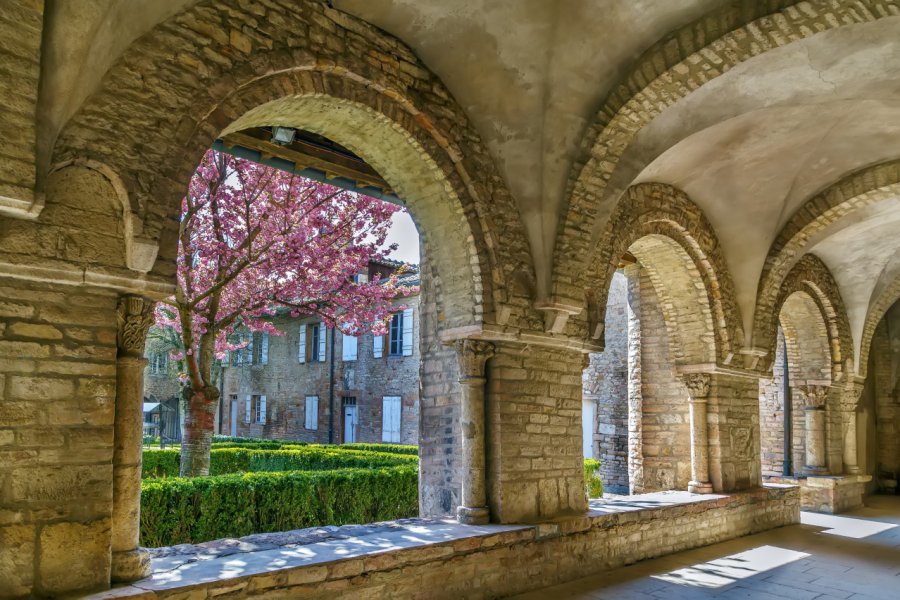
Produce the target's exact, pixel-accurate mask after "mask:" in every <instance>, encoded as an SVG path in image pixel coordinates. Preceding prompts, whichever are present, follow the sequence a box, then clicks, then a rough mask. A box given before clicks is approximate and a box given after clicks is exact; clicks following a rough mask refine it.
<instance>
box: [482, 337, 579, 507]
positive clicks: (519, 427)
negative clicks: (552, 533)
mask: <svg viewBox="0 0 900 600" xmlns="http://www.w3.org/2000/svg"><path fill="white" fill-rule="evenodd" d="M582 369H583V367H582V355H581V354H580V353H576V352H566V351H562V350H551V349H546V348H540V347H529V346H522V345H516V344H497V354H496V355H495V356H494V358H492V359H491V360H490V361H489V362H488V367H487V371H486V375H487V381H488V383H487V426H486V427H485V429H486V431H487V449H486V452H487V470H488V503H489V505H490V509H491V517H492V521H495V522H500V523H521V522H527V521H534V520H536V519H539V518H540V517H546V516H550V515H559V514H566V513H574V512H581V511H583V510H584V509H585V508H586V507H587V501H586V500H587V499H586V495H585V489H584V474H583V469H582V456H581V455H582V448H581V435H582V430H581V384H582V379H581V372H582Z"/></svg>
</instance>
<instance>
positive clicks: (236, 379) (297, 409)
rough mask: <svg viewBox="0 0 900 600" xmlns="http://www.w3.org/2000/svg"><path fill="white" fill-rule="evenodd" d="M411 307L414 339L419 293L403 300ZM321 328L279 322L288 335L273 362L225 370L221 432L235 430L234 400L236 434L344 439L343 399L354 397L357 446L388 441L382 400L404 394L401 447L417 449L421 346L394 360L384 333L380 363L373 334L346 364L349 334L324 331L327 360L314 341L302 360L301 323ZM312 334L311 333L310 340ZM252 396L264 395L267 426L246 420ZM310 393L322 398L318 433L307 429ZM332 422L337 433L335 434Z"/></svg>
mask: <svg viewBox="0 0 900 600" xmlns="http://www.w3.org/2000/svg"><path fill="white" fill-rule="evenodd" d="M398 304H403V305H404V306H407V307H408V308H411V309H412V310H413V338H414V339H416V340H417V339H418V335H419V331H420V329H421V322H420V319H421V313H420V310H419V296H412V297H409V298H405V299H403V300H402V301H398ZM316 323H319V319H318V318H314V317H304V318H296V319H295V318H291V317H289V316H281V317H278V318H276V319H275V326H276V327H277V328H278V330H279V331H281V332H283V333H284V335H283V336H275V335H270V336H269V353H268V361H267V364H265V365H262V364H257V365H248V364H242V365H231V366H228V367H226V369H225V376H224V387H223V396H222V398H223V399H224V403H223V405H222V431H223V433H229V432H230V424H231V407H232V400H233V399H234V400H236V401H237V402H236V405H237V408H238V419H237V434H238V435H240V436H248V437H263V438H274V439H289V440H300V441H304V442H311V443H319V444H326V443H342V442H344V441H345V440H344V425H343V417H344V415H343V410H342V406H343V404H342V403H343V399H344V398H346V397H353V398H356V406H357V411H358V417H359V425H358V427H357V441H358V442H379V443H380V442H381V441H382V412H383V403H382V399H383V398H384V396H400V397H401V398H402V400H401V411H400V424H401V443H403V444H417V443H418V438H419V367H420V363H421V353H420V349H419V344H418V343H414V344H413V354H412V356H390V355H389V345H388V336H383V339H384V346H383V348H384V350H383V356H382V357H381V358H375V357H374V350H373V335H372V334H371V333H367V334H365V335H362V336H360V337H359V339H358V342H357V359H356V360H353V361H344V360H343V359H342V356H343V353H342V352H343V336H342V335H341V333H340V332H335V334H334V336H333V337H332V333H331V330H325V334H326V345H325V360H324V361H317V362H312V361H311V360H310V357H311V345H310V344H311V343H310V342H309V341H307V345H306V347H307V359H306V362H304V363H300V362H299V358H298V349H299V331H300V325H301V324H306V325H307V328H309V327H311V326H312V325H314V324H316ZM307 337H309V336H307ZM332 340H334V399H333V410H334V419H333V422H332V419H331V410H332V407H330V406H329V394H330V390H329V386H330V379H331V376H330V371H331V356H332ZM251 394H264V395H265V396H266V410H267V415H266V419H265V423H263V424H260V423H247V419H246V415H245V412H246V408H245V406H246V403H245V399H246V397H247V396H248V395H251ZM306 396H317V397H318V399H319V407H318V428H317V429H315V430H309V429H306V427H305V425H306ZM329 423H331V426H332V428H333V429H332V431H331V435H329Z"/></svg>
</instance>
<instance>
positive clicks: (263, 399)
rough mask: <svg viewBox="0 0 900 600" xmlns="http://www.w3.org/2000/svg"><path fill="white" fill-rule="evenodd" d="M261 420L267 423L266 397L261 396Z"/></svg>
mask: <svg viewBox="0 0 900 600" xmlns="http://www.w3.org/2000/svg"><path fill="white" fill-rule="evenodd" d="M259 422H260V423H262V424H264V425H265V423H266V397H265V396H260V397H259Z"/></svg>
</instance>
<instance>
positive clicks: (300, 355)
mask: <svg viewBox="0 0 900 600" xmlns="http://www.w3.org/2000/svg"><path fill="white" fill-rule="evenodd" d="M297 357H298V359H299V361H300V362H302V363H305V362H306V323H304V324H303V325H301V326H300V344H299V352H298V354H297Z"/></svg>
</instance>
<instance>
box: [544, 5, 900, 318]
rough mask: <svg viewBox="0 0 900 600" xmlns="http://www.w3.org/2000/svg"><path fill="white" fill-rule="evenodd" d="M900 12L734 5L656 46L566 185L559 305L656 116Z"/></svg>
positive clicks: (573, 289) (613, 95)
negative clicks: (701, 91) (617, 178)
mask: <svg viewBox="0 0 900 600" xmlns="http://www.w3.org/2000/svg"><path fill="white" fill-rule="evenodd" d="M898 14H900V2H898V1H897V0H853V1H850V2H833V1H831V0H811V1H807V2H794V1H792V0H774V1H769V2H740V3H737V2H736V3H730V4H729V5H727V6H724V7H721V8H719V9H716V10H714V11H712V12H710V13H708V14H707V15H705V16H703V17H701V18H700V19H698V20H696V21H694V22H693V23H690V24H688V25H686V26H684V27H682V28H680V29H678V30H676V31H673V32H671V33H670V34H668V35H667V36H666V37H664V38H663V39H661V40H660V41H658V42H657V43H656V44H654V45H653V46H651V47H650V48H649V49H648V50H647V51H645V52H644V54H642V55H641V57H640V58H638V59H637V61H636V62H635V63H634V65H632V67H631V69H630V70H629V73H628V75H626V76H625V77H624V78H623V79H622V82H621V83H620V84H619V85H618V86H616V87H615V88H614V89H613V90H612V91H611V92H610V94H609V96H608V97H607V99H606V101H605V102H604V103H603V105H602V107H601V108H600V110H599V111H598V112H597V115H596V116H595V117H594V119H593V121H592V123H591V124H590V125H589V127H588V128H587V130H586V131H585V134H584V136H583V138H582V144H581V149H580V151H579V154H578V156H577V158H576V160H575V161H574V164H573V167H572V170H571V172H570V175H569V179H568V182H567V186H566V194H565V198H566V202H567V204H566V207H565V212H564V215H563V217H562V219H561V221H560V225H559V228H558V232H557V238H556V245H555V249H554V271H553V290H552V294H553V297H554V300H555V301H557V302H566V301H568V302H569V303H573V302H577V300H578V298H580V293H579V290H580V289H581V288H582V287H583V281H584V279H583V273H584V266H585V260H586V259H585V257H587V256H589V254H590V247H591V245H592V243H593V240H592V235H593V233H594V231H595V229H596V226H595V225H596V223H597V220H598V218H601V217H600V216H599V212H600V211H599V210H598V205H597V203H598V202H599V201H600V199H601V198H602V197H603V193H604V191H605V189H606V187H607V185H608V183H609V181H610V179H611V178H612V175H613V173H614V171H615V169H616V167H617V165H618V162H619V160H620V159H621V158H622V156H624V154H625V152H626V150H627V149H628V147H629V145H630V144H631V143H632V141H633V140H634V139H635V138H636V136H637V134H638V133H639V132H640V130H641V129H642V128H643V127H644V126H646V125H647V124H649V123H650V122H651V121H652V120H653V119H654V118H655V117H656V116H658V115H659V114H661V113H662V112H663V111H665V110H666V109H667V108H669V107H671V106H672V105H674V104H675V103H676V102H677V101H678V100H680V99H682V98H684V97H686V96H687V95H688V94H690V93H691V92H692V91H694V90H696V89H698V88H699V87H701V86H702V85H703V84H704V83H706V82H707V81H709V80H711V79H713V78H715V77H718V76H719V75H721V74H723V73H725V72H726V71H728V70H729V69H731V68H733V67H735V66H737V65H738V64H740V63H742V62H745V61H747V60H749V59H751V58H753V57H755V56H759V55H761V54H763V53H765V52H767V51H768V50H771V49H774V48H778V47H781V46H785V45H787V44H790V43H791V42H795V41H798V40H801V39H804V38H808V37H811V36H813V35H815V34H816V33H819V32H822V31H826V30H829V29H834V28H837V27H841V26H845V25H852V24H857V23H865V22H871V21H875V20H877V19H881V18H886V17H891V16H896V15H898Z"/></svg>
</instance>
